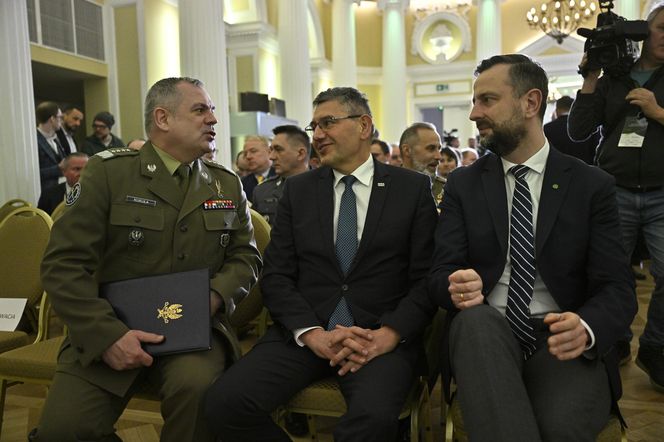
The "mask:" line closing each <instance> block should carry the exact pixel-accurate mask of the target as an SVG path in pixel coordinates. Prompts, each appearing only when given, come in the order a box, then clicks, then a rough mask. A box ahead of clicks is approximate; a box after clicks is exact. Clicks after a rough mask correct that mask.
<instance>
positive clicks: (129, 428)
mask: <svg viewBox="0 0 664 442" xmlns="http://www.w3.org/2000/svg"><path fill="white" fill-rule="evenodd" d="M652 289H653V282H652V279H651V278H650V277H648V279H647V280H646V281H639V284H638V287H637V296H638V299H639V312H638V314H637V316H636V318H635V320H634V323H633V326H632V330H633V332H634V336H635V339H634V340H633V341H632V354H633V355H634V356H636V350H637V348H638V339H637V337H638V336H639V335H640V334H641V332H642V331H643V327H644V325H645V319H646V314H647V308H648V300H649V299H650V293H651V292H652ZM254 341H255V337H254V336H252V335H248V336H247V337H246V338H245V339H244V340H243V342H242V344H243V347H245V349H247V348H250V347H251V345H253V342H254ZM621 372H622V377H623V390H624V393H623V398H622V400H621V401H620V406H621V409H622V412H623V414H624V416H625V419H626V420H627V423H628V425H629V429H628V430H627V438H628V440H629V441H630V442H658V441H662V440H664V436H663V435H664V394H661V393H658V392H656V391H655V390H653V389H652V388H651V387H650V383H649V381H648V377H647V376H646V375H645V373H643V371H641V369H639V368H638V367H637V366H636V365H635V364H634V362H633V361H632V362H630V363H629V364H626V365H625V366H623V367H622V369H621ZM45 394H46V390H45V388H44V387H40V386H35V385H16V386H13V387H10V389H9V390H8V393H7V399H6V404H5V410H4V424H3V428H2V434H0V442H24V441H25V440H26V434H27V433H28V431H29V430H30V429H31V428H33V427H35V425H36V424H37V422H38V420H39V415H40V412H41V406H42V404H43V400H44V397H45ZM432 407H433V418H434V423H435V425H434V426H433V431H434V440H435V441H441V440H443V431H442V426H441V425H440V386H439V385H437V386H436V388H435V389H434V392H433V397H432ZM161 424H162V419H161V416H160V414H159V403H157V402H153V401H146V400H132V401H131V402H130V403H129V407H128V408H127V410H125V413H124V414H123V415H122V417H121V419H120V420H119V421H118V424H117V429H118V435H119V436H120V437H121V438H122V440H124V441H125V442H156V441H158V440H159V432H160V430H161ZM333 425H334V420H333V419H331V418H324V419H319V420H318V422H317V427H318V428H319V430H320V434H319V437H320V439H319V440H321V441H323V442H326V441H332V436H331V428H332V427H333ZM294 440H296V441H298V442H304V441H308V440H311V439H310V438H309V437H305V438H296V439H294Z"/></svg>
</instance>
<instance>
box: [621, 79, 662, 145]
mask: <svg viewBox="0 0 664 442" xmlns="http://www.w3.org/2000/svg"><path fill="white" fill-rule="evenodd" d="M663 68H664V67H662V66H660V67H659V68H658V69H657V70H656V71H655V72H653V73H652V75H651V76H650V78H649V79H648V81H646V82H645V83H644V85H643V86H642V87H643V88H644V89H648V90H649V91H652V89H653V88H654V87H655V84H656V83H657V81H658V80H659V79H660V77H661V76H662V74H663V73H664V69H663ZM633 82H634V84H636V81H633ZM636 85H637V86H639V85H638V84H636ZM627 106H629V105H627ZM627 106H626V108H625V110H623V111H622V112H621V113H624V112H625V111H626V110H627V109H628V107H627ZM647 130H648V118H646V116H645V115H643V113H642V112H641V111H640V110H639V112H638V113H637V114H636V115H628V116H626V117H625V123H624V124H623V128H622V131H621V132H620V139H619V140H618V147H627V148H630V147H632V148H633V147H636V148H641V147H643V141H644V139H645V137H646V131H647Z"/></svg>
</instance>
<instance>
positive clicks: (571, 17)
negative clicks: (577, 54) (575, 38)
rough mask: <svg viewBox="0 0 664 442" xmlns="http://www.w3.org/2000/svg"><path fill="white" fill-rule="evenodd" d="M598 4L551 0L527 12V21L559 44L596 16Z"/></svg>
mask: <svg viewBox="0 0 664 442" xmlns="http://www.w3.org/2000/svg"><path fill="white" fill-rule="evenodd" d="M596 11H597V6H596V5H595V2H594V1H590V0H588V1H586V0H550V1H545V2H543V3H542V4H541V5H540V6H539V10H538V9H537V8H536V7H534V6H533V7H532V8H530V10H529V11H528V12H526V21H527V22H528V25H529V26H530V27H531V28H533V29H538V28H539V29H541V30H542V32H544V33H545V34H546V35H548V36H549V37H551V38H553V39H555V40H556V41H557V42H558V44H562V42H563V40H564V39H565V38H566V37H567V36H568V35H570V34H571V33H572V32H574V31H576V29H577V28H578V27H579V26H580V25H581V24H583V23H585V22H587V21H588V20H590V19H591V18H592V17H594V16H595V12H596Z"/></svg>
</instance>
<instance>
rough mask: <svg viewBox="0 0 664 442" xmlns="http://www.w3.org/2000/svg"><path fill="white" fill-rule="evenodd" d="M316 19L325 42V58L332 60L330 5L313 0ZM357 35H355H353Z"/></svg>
mask: <svg viewBox="0 0 664 442" xmlns="http://www.w3.org/2000/svg"><path fill="white" fill-rule="evenodd" d="M315 3H316V9H317V10H318V17H319V18H320V23H321V27H322V28H323V40H325V58H326V59H327V60H331V59H332V5H330V4H328V3H325V2H324V1H323V0H315ZM355 35H357V34H355Z"/></svg>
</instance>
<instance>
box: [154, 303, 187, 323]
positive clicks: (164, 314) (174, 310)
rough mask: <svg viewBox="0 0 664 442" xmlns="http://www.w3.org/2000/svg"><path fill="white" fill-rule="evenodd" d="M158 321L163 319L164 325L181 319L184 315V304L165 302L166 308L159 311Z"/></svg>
mask: <svg viewBox="0 0 664 442" xmlns="http://www.w3.org/2000/svg"><path fill="white" fill-rule="evenodd" d="M157 313H158V315H157V319H163V320H164V324H168V321H169V320H170V319H173V320H175V319H180V318H181V317H182V315H181V314H180V313H182V304H170V303H169V302H168V301H166V302H164V308H158V309H157Z"/></svg>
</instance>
